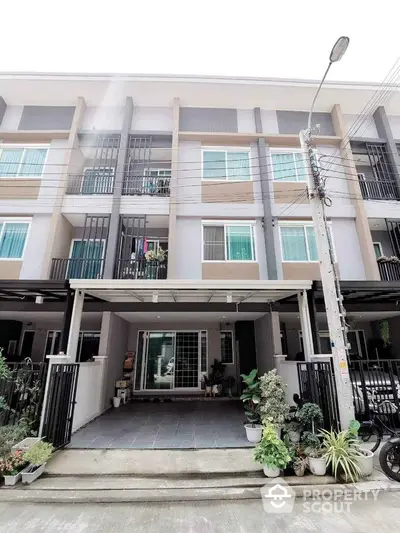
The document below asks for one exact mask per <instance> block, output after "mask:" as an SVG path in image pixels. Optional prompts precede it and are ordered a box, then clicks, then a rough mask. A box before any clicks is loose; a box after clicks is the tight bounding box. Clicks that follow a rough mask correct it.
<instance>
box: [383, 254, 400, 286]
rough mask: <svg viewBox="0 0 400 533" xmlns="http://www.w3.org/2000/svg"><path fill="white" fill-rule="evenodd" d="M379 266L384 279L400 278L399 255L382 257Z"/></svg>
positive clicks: (394, 279) (396, 279) (397, 279)
mask: <svg viewBox="0 0 400 533" xmlns="http://www.w3.org/2000/svg"><path fill="white" fill-rule="evenodd" d="M378 268H379V273H380V275H381V280H382V281H399V280H400V259H399V258H397V257H394V256H393V257H380V258H379V259H378Z"/></svg>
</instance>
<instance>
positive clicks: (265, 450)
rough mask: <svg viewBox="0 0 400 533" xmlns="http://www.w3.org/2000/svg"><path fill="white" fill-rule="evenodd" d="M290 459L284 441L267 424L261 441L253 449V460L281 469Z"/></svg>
mask: <svg viewBox="0 0 400 533" xmlns="http://www.w3.org/2000/svg"><path fill="white" fill-rule="evenodd" d="M291 459H292V458H291V456H290V453H289V450H288V449H287V447H286V446H285V443H284V442H283V441H281V440H280V439H278V437H277V436H276V430H275V428H274V427H273V426H271V425H267V426H266V427H265V429H264V431H263V437H262V439H261V442H260V443H259V444H258V445H257V446H256V447H255V449H254V460H255V461H256V462H257V463H259V464H262V465H264V466H268V467H270V468H279V470H283V469H284V468H286V466H287V465H288V464H289V462H290V461H291Z"/></svg>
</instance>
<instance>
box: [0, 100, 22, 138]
mask: <svg viewBox="0 0 400 533" xmlns="http://www.w3.org/2000/svg"><path fill="white" fill-rule="evenodd" d="M23 110H24V106H23V105H8V106H7V109H6V112H5V113H4V117H3V120H2V122H1V124H0V132H1V131H15V130H17V129H18V126H19V122H20V120H21V116H22V111H23ZM0 138H1V136H0Z"/></svg>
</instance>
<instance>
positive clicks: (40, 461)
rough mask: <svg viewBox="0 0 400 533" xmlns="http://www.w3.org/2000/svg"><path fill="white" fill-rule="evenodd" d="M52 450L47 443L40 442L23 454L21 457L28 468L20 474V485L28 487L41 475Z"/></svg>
mask: <svg viewBox="0 0 400 533" xmlns="http://www.w3.org/2000/svg"><path fill="white" fill-rule="evenodd" d="M53 450H54V448H53V446H52V445H51V444H50V443H49V442H44V441H40V442H37V443H36V444H34V445H33V446H32V447H31V448H29V450H28V451H26V452H25V453H24V455H23V457H24V459H25V461H26V462H27V463H29V466H28V467H27V468H26V469H25V470H24V471H23V472H22V483H26V484H28V485H29V484H30V483H32V482H33V481H35V479H37V478H38V477H39V476H41V475H42V474H43V471H44V469H45V466H46V463H47V461H48V460H49V459H50V457H51V454H52V453H53Z"/></svg>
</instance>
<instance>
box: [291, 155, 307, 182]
mask: <svg viewBox="0 0 400 533" xmlns="http://www.w3.org/2000/svg"><path fill="white" fill-rule="evenodd" d="M293 155H294V160H295V166H296V172H297V181H307V179H308V177H307V171H306V167H305V155H304V154H302V153H301V152H294V153H293Z"/></svg>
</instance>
